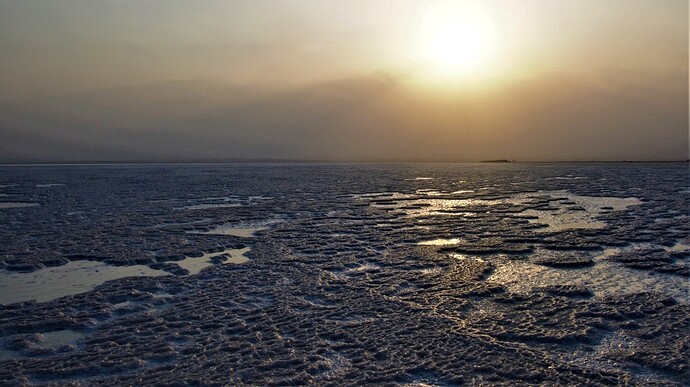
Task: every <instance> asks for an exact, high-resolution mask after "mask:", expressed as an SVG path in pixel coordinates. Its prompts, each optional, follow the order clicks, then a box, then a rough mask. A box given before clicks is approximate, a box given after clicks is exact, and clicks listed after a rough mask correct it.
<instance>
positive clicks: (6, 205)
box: [0, 202, 38, 209]
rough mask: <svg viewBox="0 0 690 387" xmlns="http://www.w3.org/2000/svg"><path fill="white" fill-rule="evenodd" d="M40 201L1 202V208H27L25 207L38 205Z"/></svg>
mask: <svg viewBox="0 0 690 387" xmlns="http://www.w3.org/2000/svg"><path fill="white" fill-rule="evenodd" d="M36 206H38V203H25V202H0V209H4V208H25V207H36Z"/></svg>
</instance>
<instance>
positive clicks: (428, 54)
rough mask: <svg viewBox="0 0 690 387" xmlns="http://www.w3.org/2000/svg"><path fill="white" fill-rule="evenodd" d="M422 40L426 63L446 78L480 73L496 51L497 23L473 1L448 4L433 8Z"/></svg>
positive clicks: (424, 24)
mask: <svg viewBox="0 0 690 387" xmlns="http://www.w3.org/2000/svg"><path fill="white" fill-rule="evenodd" d="M419 37H420V39H419V45H420V47H419V51H420V54H421V57H422V59H423V60H424V61H425V62H426V63H427V66H428V67H430V68H432V69H433V70H434V71H435V72H436V73H439V74H443V75H450V76H461V75H468V74H472V73H476V72H478V71H479V70H480V69H481V68H482V65H484V64H485V63H486V61H487V60H488V59H490V58H491V56H492V55H493V53H494V50H495V42H494V40H495V26H494V23H493V21H492V20H491V18H490V17H489V15H488V14H487V12H486V11H485V10H484V9H483V8H482V7H481V6H480V5H479V4H477V3H475V2H471V1H462V0H455V1H445V2H441V3H438V4H436V5H435V6H433V7H432V8H431V9H430V10H429V11H428V13H427V14H426V16H425V17H424V19H423V21H422V24H421V27H420V32H419Z"/></svg>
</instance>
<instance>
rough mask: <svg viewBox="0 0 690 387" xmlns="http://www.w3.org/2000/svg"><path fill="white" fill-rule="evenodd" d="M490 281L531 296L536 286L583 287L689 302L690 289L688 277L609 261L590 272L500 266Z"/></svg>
mask: <svg viewBox="0 0 690 387" xmlns="http://www.w3.org/2000/svg"><path fill="white" fill-rule="evenodd" d="M487 281H489V282H493V283H497V284H500V285H502V286H505V287H506V288H507V289H508V290H509V291H511V292H515V293H528V292H531V291H532V289H533V288H535V287H543V286H550V285H580V286H585V287H586V288H588V289H590V290H592V291H593V292H594V294H595V295H596V296H598V297H607V296H614V295H624V294H634V293H642V292H654V293H660V294H664V295H667V296H671V297H673V298H675V299H676V300H677V301H679V302H682V303H687V302H688V295H689V294H688V291H689V290H690V289H689V286H690V284H689V283H688V282H687V280H686V279H685V278H682V277H679V276H672V275H665V274H659V273H649V272H646V271H641V270H633V269H628V268H626V267H623V266H620V265H617V264H615V263H612V262H606V261H600V262H598V263H597V264H596V265H595V266H593V267H591V268H587V269H553V268H549V267H546V266H541V265H535V264H532V263H529V262H521V261H509V262H506V263H504V264H501V265H497V266H496V268H495V269H494V271H493V273H492V274H491V275H490V276H489V277H488V278H487Z"/></svg>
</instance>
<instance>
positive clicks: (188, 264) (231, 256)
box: [175, 247, 250, 275]
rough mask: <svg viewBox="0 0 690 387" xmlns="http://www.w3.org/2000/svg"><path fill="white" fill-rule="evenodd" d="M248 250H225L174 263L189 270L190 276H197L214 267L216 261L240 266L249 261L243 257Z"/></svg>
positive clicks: (246, 248)
mask: <svg viewBox="0 0 690 387" xmlns="http://www.w3.org/2000/svg"><path fill="white" fill-rule="evenodd" d="M249 250H250V248H249V247H245V248H242V249H227V250H224V251H221V252H218V253H207V254H204V255H203V256H201V257H188V258H185V259H183V260H181V261H177V262H175V263H176V264H177V265H178V266H180V267H183V268H185V269H187V270H189V274H190V275H194V274H198V273H199V272H200V271H201V270H203V269H205V268H207V267H209V266H213V265H214V261H215V260H216V259H218V260H222V262H223V263H226V264H227V263H234V264H240V263H245V262H247V261H249V258H248V257H247V256H246V255H245V254H246V253H248V252H249Z"/></svg>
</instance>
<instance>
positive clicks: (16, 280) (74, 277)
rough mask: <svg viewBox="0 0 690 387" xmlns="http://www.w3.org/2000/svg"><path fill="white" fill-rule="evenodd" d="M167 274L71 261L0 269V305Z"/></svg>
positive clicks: (60, 295) (138, 266)
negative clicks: (27, 268) (34, 267)
mask: <svg viewBox="0 0 690 387" xmlns="http://www.w3.org/2000/svg"><path fill="white" fill-rule="evenodd" d="M162 275H169V273H167V272H165V271H162V270H154V269H151V268H150V267H148V266H143V265H136V266H110V265H107V264H105V263H102V262H93V261H71V262H69V263H67V264H65V265H63V266H58V267H51V268H46V269H41V270H37V271H35V272H33V273H14V272H9V271H6V270H1V271H0V304H12V303H15V302H22V301H29V300H36V301H38V302H45V301H51V300H55V299H57V298H60V297H64V296H69V295H74V294H79V293H85V292H88V291H90V290H92V289H94V288H95V287H96V286H98V285H100V284H102V283H104V282H106V281H110V280H114V279H118V278H123V277H134V276H149V277H156V276H162Z"/></svg>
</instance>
